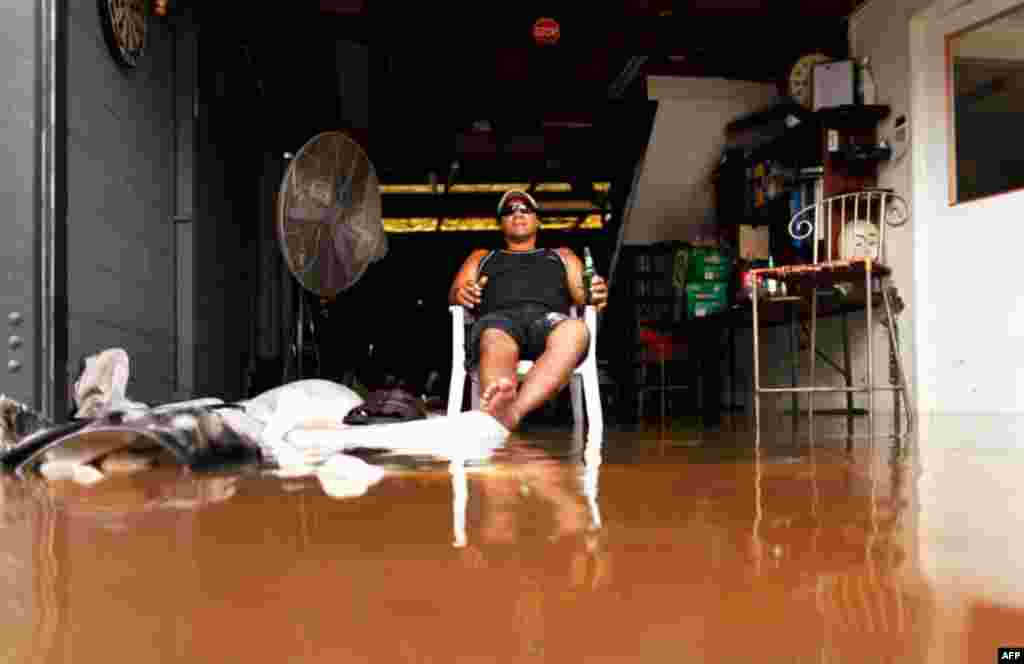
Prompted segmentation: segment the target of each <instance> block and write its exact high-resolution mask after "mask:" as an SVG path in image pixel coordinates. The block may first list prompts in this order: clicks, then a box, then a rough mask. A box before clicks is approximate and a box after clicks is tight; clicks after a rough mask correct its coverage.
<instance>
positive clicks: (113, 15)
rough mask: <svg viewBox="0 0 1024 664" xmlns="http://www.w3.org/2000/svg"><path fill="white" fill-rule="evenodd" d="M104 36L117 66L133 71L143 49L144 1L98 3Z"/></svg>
mask: <svg viewBox="0 0 1024 664" xmlns="http://www.w3.org/2000/svg"><path fill="white" fill-rule="evenodd" d="M99 6H100V20H101V22H102V23H103V34H104V37H105V38H106V40H107V45H108V46H109V47H110V51H111V53H112V54H113V56H114V59H115V60H117V61H118V62H119V63H120V64H122V65H124V66H126V67H135V66H136V65H137V64H138V63H139V58H141V57H142V51H143V49H144V48H145V46H146V19H147V16H148V14H149V10H148V1H147V0H99Z"/></svg>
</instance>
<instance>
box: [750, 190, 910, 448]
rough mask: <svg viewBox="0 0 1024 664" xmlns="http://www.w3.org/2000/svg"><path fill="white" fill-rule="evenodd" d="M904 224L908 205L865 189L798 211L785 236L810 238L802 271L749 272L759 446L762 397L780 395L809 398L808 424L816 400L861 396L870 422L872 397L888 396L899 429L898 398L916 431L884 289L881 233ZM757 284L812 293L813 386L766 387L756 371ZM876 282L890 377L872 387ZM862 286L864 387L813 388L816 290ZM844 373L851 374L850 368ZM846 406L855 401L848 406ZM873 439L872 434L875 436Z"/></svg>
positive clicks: (812, 380)
mask: <svg viewBox="0 0 1024 664" xmlns="http://www.w3.org/2000/svg"><path fill="white" fill-rule="evenodd" d="M908 220H909V213H908V206H907V203H906V201H905V200H904V199H903V198H902V197H900V196H898V195H897V194H894V193H893V192H892V191H891V190H888V189H865V190H862V191H858V192H854V193H849V194H841V195H838V196H831V197H828V198H825V199H823V200H821V201H819V202H817V203H815V204H814V205H809V206H807V207H805V208H804V209H802V210H800V211H799V212H797V213H796V214H795V215H794V216H793V217H792V219H791V220H790V222H789V234H790V236H791V237H792V238H793V239H795V240H804V239H806V238H808V237H810V236H811V234H812V233H813V239H812V241H811V242H812V254H813V255H812V260H811V262H810V263H808V264H803V265H785V266H779V267H773V268H765V269H757V270H752V273H753V298H752V299H753V328H754V329H753V343H754V422H755V431H756V432H757V433H758V442H759V441H760V427H761V395H762V394H777V393H806V394H807V395H808V399H809V405H808V414H809V418H810V420H811V421H812V422H813V418H814V397H815V395H816V394H819V393H828V392H845V393H847V394H848V395H852V394H853V393H855V392H866V393H867V395H868V414H869V418H871V420H872V422H873V418H874V393H875V392H876V391H880V390H881V391H892V392H893V398H894V410H895V416H896V420H897V427H898V422H899V410H900V398H899V397H900V395H902V397H903V403H904V408H905V411H906V418H907V427H908V429H912V428H913V414H912V412H911V407H910V394H909V388H908V386H907V378H906V372H905V371H904V368H903V360H902V354H901V350H900V342H899V333H898V330H897V328H896V322H895V311H894V309H895V307H894V305H893V302H892V299H893V295H892V292H891V289H890V288H887V287H886V285H887V284H886V282H887V280H888V279H889V278H890V276H891V274H892V270H891V269H890V268H889V266H888V265H887V263H886V254H885V230H886V227H887V226H891V227H899V226H903V225H904V224H906V222H907V221H908ZM761 278H768V279H774V280H779V281H782V282H785V283H786V284H787V287H788V289H789V291H790V293H789V294H790V295H792V294H793V293H794V292H799V291H800V290H807V289H809V292H810V298H809V299H810V311H811V314H810V315H811V326H810V334H809V336H810V361H811V364H810V383H811V384H810V385H809V386H804V387H800V386H797V385H793V386H791V387H764V386H762V385H761V372H760V338H759V337H760V335H759V332H758V290H759V281H760V279H761ZM875 279H877V280H878V282H879V290H880V291H881V300H882V304H883V306H884V307H885V312H886V315H885V321H884V324H885V326H886V328H887V330H888V333H889V344H890V353H891V357H892V359H893V365H894V371H893V372H892V378H891V381H890V382H891V383H892V384H890V385H876V384H875V380H874V378H875V376H874V341H873V334H872V331H873V323H874V317H873V314H872V309H873V307H874V291H875V288H874V281H875ZM857 280H863V283H864V292H865V298H866V301H865V317H866V322H867V358H866V361H867V384H866V385H864V386H863V387H855V386H853V385H851V384H849V383H848V384H847V385H845V386H843V387H831V386H820V385H817V384H816V382H815V361H816V354H817V346H816V342H817V339H816V335H817V316H818V289H819V288H821V287H826V286H827V287H835V286H836V285H837V284H841V283H849V282H855V281H857ZM847 371H849V367H847ZM848 405H852V402H850V401H849V400H848ZM872 433H873V431H872Z"/></svg>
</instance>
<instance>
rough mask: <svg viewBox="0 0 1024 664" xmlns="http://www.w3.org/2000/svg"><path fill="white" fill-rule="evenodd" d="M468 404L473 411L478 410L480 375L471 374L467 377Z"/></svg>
mask: <svg viewBox="0 0 1024 664" xmlns="http://www.w3.org/2000/svg"><path fill="white" fill-rule="evenodd" d="M469 379H470V385H469V402H470V404H471V408H472V409H473V410H480V374H478V373H477V372H475V371H474V372H473V373H472V375H470V377H469Z"/></svg>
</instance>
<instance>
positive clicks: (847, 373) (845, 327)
mask: <svg viewBox="0 0 1024 664" xmlns="http://www.w3.org/2000/svg"><path fill="white" fill-rule="evenodd" d="M842 337H843V367H844V368H843V372H842V374H843V379H844V382H845V384H846V387H853V361H852V360H851V359H850V319H849V316H848V315H847V313H846V311H845V310H844V311H843V324H842ZM846 433H847V435H851V436H852V435H853V393H852V392H847V394H846Z"/></svg>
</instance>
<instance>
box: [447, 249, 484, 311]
mask: <svg viewBox="0 0 1024 664" xmlns="http://www.w3.org/2000/svg"><path fill="white" fill-rule="evenodd" d="M486 255H487V250H486V249H477V250H476V251H474V252H473V253H471V254H470V255H469V257H468V258H467V259H466V260H465V262H464V263H463V264H462V267H461V268H460V269H459V272H458V274H456V275H455V279H454V280H453V281H452V286H451V288H449V289H448V304H461V305H463V306H465V305H466V303H465V302H463V301H462V300H461V299H460V298H459V291H460V290H462V288H463V287H464V286H466V285H467V284H470V283H473V282H475V281H476V272H477V270H478V269H479V268H480V261H481V260H482V259H483V257H484V256H486Z"/></svg>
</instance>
